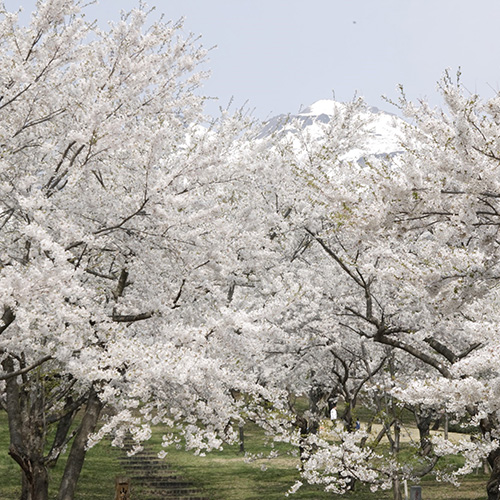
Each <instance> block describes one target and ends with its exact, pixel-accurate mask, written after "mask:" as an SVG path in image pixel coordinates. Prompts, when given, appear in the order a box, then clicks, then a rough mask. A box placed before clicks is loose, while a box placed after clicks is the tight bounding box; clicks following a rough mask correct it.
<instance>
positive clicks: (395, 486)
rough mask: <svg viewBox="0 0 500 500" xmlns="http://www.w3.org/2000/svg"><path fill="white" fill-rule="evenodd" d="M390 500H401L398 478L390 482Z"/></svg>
mask: <svg viewBox="0 0 500 500" xmlns="http://www.w3.org/2000/svg"><path fill="white" fill-rule="evenodd" d="M392 498H393V500H402V495H401V487H400V484H399V478H398V477H395V478H394V479H393V480H392Z"/></svg>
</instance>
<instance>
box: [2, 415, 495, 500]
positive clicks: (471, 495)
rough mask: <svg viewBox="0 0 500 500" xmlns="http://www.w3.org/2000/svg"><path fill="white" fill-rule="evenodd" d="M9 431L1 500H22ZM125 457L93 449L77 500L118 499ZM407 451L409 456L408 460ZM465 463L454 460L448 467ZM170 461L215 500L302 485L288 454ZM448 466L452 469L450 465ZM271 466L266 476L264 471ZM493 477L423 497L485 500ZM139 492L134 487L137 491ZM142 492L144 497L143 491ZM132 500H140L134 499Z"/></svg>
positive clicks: (279, 492) (251, 430) (299, 496)
mask: <svg viewBox="0 0 500 500" xmlns="http://www.w3.org/2000/svg"><path fill="white" fill-rule="evenodd" d="M163 433H164V429H157V430H156V432H155V434H154V437H153V439H152V442H151V443H150V446H151V447H152V448H154V449H156V450H160V448H161V447H160V440H161V435H162V434H163ZM8 442H9V437H8V430H7V422H6V417H5V414H0V478H1V481H0V499H2V500H4V499H5V500H10V499H12V500H15V499H17V498H19V494H20V486H19V485H20V473H19V467H18V466H17V464H15V463H14V462H13V460H12V459H11V458H10V457H9V456H8ZM264 442H265V437H264V434H263V432H262V430H260V429H259V428H257V427H256V426H254V425H247V426H246V427H245V445H246V449H247V451H248V452H250V453H259V452H264V453H265V452H266V451H269V449H268V448H267V449H265V447H264ZM279 446H280V451H282V452H286V451H287V449H286V446H285V445H279ZM123 453H124V452H123V451H121V450H117V449H114V448H111V447H110V446H109V443H107V442H103V443H101V444H99V445H98V446H96V447H94V448H93V449H91V450H90V451H89V452H88V454H87V460H86V462H85V466H84V469H83V471H82V475H81V478H80V482H79V485H78V490H77V494H76V497H75V500H112V499H113V498H114V480H115V476H117V475H125V472H124V471H123V469H122V468H121V465H120V462H119V460H118V457H119V456H120V455H122V454H123ZM404 453H405V452H404V450H403V456H404ZM64 458H65V457H62V460H61V462H60V463H59V464H58V466H57V468H56V469H55V470H52V471H51V478H52V479H53V487H52V488H51V498H54V497H55V494H56V488H55V486H56V483H58V481H59V478H60V476H61V473H62V470H63V467H64ZM456 460H459V459H456V458H455V459H453V460H451V459H450V463H449V464H448V465H453V464H455V465H456V464H457V463H458V462H453V461H456ZM165 461H166V462H167V463H169V464H170V465H171V466H172V467H174V468H176V469H177V470H179V472H180V473H181V474H182V475H183V476H184V477H185V479H186V480H189V481H191V482H192V483H193V485H194V486H196V487H198V488H200V489H203V490H204V496H207V497H210V498H212V499H213V500H257V499H259V500H260V499H263V498H265V499H266V500H278V499H279V500H284V499H285V492H286V491H287V490H288V488H289V487H290V486H291V485H292V484H293V483H294V482H295V481H296V480H297V479H299V474H298V471H297V465H298V460H297V458H295V457H293V456H291V455H289V454H286V453H283V454H282V455H281V456H280V457H279V458H277V459H271V460H266V459H261V460H257V461H255V462H252V463H246V462H245V460H244V457H243V455H242V454H241V453H240V452H239V449H238V446H226V447H225V448H224V450H223V451H217V452H213V453H210V454H208V455H207V456H206V457H198V456H194V455H193V454H192V453H190V452H186V451H183V450H178V449H175V448H172V449H169V450H168V455H167V457H166V458H165ZM444 465H446V464H444ZM262 466H265V468H266V470H261V469H262ZM486 480H487V476H486V475H484V474H483V473H482V471H481V472H479V473H478V474H477V475H476V474H473V475H470V476H468V477H467V478H465V479H464V481H463V483H462V486H461V487H460V488H459V489H456V488H455V487H453V486H451V485H449V484H444V483H438V482H436V481H435V479H433V478H432V477H431V476H429V477H427V478H424V479H423V481H422V483H421V485H422V488H423V497H424V499H426V500H428V499H430V498H432V499H434V500H449V499H451V498H452V499H454V500H476V499H479V498H484V497H485V494H484V491H485V485H486ZM133 486H134V485H133ZM133 491H136V492H137V494H138V495H139V490H138V489H136V490H133ZM290 498H292V499H294V500H327V499H328V500H337V499H341V498H342V499H344V500H389V499H392V492H391V491H386V492H380V491H379V492H377V493H371V492H370V491H369V490H368V488H366V487H364V486H363V485H357V486H356V490H355V491H354V492H352V493H349V494H346V495H344V496H338V495H333V494H331V493H330V494H329V493H325V492H324V491H322V490H321V489H320V488H318V487H315V486H303V487H302V488H301V489H299V491H298V492H297V493H296V494H295V495H293V496H291V497H290ZM132 500H140V497H139V496H137V497H136V496H134V497H133V498H132Z"/></svg>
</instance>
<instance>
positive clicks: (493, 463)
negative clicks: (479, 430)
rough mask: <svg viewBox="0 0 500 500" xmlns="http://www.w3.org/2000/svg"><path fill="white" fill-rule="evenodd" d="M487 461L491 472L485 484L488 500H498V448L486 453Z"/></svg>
mask: <svg viewBox="0 0 500 500" xmlns="http://www.w3.org/2000/svg"><path fill="white" fill-rule="evenodd" d="M488 463H489V465H490V467H491V474H490V478H489V480H488V483H487V485H486V492H487V493H488V500H500V492H499V488H500V449H498V448H497V449H496V450H493V451H492V452H491V453H490V454H489V455H488Z"/></svg>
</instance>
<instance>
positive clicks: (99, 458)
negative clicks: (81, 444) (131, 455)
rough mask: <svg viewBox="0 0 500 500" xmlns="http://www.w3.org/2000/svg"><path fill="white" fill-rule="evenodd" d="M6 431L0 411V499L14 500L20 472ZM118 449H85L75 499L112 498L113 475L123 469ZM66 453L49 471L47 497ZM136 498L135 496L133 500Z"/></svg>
mask: <svg viewBox="0 0 500 500" xmlns="http://www.w3.org/2000/svg"><path fill="white" fill-rule="evenodd" d="M8 451H9V433H8V425H7V416H6V414H5V413H3V412H1V413H0V478H1V481H0V499H1V500H16V499H18V498H19V497H20V494H21V487H20V485H21V473H20V468H19V466H18V465H17V464H16V463H15V462H14V461H13V460H12V458H11V457H10V456H9V455H8ZM121 454H122V451H121V450H118V449H116V448H112V447H111V446H109V444H107V443H102V444H100V445H99V446H96V447H94V448H92V449H91V450H89V451H88V453H87V459H86V461H85V465H84V468H83V471H82V474H81V476H80V481H79V483H78V488H77V493H76V497H75V500H113V498H114V490H115V476H117V475H123V474H124V471H123V469H122V468H121V464H120V462H119V461H118V457H119V456H120V455H121ZM65 459H66V456H63V457H61V460H60V461H59V463H58V465H57V467H56V468H55V469H53V470H51V471H50V477H51V480H52V479H53V482H52V485H53V486H55V487H53V488H51V489H50V494H51V498H55V497H56V494H57V491H56V490H57V485H58V483H59V480H60V478H61V475H62V471H63V470H64V465H65V462H66V460H65ZM137 500H138V499H137Z"/></svg>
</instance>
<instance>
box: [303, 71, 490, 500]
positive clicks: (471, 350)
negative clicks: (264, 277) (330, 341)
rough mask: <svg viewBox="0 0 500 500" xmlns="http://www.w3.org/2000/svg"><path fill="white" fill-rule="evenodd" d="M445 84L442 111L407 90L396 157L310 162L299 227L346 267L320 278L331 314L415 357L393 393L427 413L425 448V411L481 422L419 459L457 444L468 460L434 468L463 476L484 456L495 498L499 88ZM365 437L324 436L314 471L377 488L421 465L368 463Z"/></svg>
mask: <svg viewBox="0 0 500 500" xmlns="http://www.w3.org/2000/svg"><path fill="white" fill-rule="evenodd" d="M442 93H443V96H444V98H445V101H446V104H447V109H446V110H445V111H441V110H431V109H430V108H429V107H428V106H427V105H426V104H425V103H422V104H421V105H419V106H415V105H413V104H412V103H409V102H407V101H406V100H405V99H404V96H403V98H402V101H401V103H400V106H401V108H402V109H403V111H404V112H405V114H406V116H407V117H408V118H409V119H410V120H411V121H410V123H409V124H408V126H407V128H406V137H405V139H404V140H403V143H402V144H403V146H404V153H403V154H401V155H399V156H397V157H395V158H393V159H392V161H390V162H388V161H377V159H375V158H372V159H370V160H369V161H366V162H364V164H363V165H359V164H356V163H350V164H349V165H347V166H346V165H344V166H343V169H341V168H340V165H338V163H335V162H334V161H331V157H330V158H329V159H326V160H324V161H325V163H323V164H322V165H324V166H323V168H322V169H321V170H318V169H317V168H316V167H314V168H312V169H310V170H308V171H307V174H305V175H304V176H303V177H304V178H307V179H308V181H309V182H308V185H313V186H314V189H313V190H312V191H310V192H309V193H308V196H307V202H308V205H309V207H308V208H307V211H308V213H309V214H314V215H313V217H311V218H310V219H309V220H308V222H307V223H303V222H302V223H301V222H299V223H298V224H297V225H296V228H297V229H300V228H301V230H302V234H303V235H304V237H306V236H307V235H308V237H309V238H310V242H311V244H312V245H314V246H315V247H316V248H318V249H321V251H322V252H323V253H324V256H325V257H326V258H327V259H328V260H329V261H330V264H331V266H332V271H333V269H336V273H337V274H335V273H334V272H332V271H330V272H326V271H325V278H326V279H325V278H323V280H322V279H321V278H320V276H319V275H316V279H315V281H314V283H315V284H316V285H317V286H318V288H319V289H320V290H328V295H327V297H328V300H329V304H330V308H329V310H327V309H326V308H323V310H322V315H323V320H324V321H330V324H331V325H336V331H337V332H339V334H341V333H340V332H342V331H349V332H350V333H353V334H356V335H357V336H358V337H359V338H361V339H365V341H366V342H369V343H371V344H373V345H382V346H388V347H390V348H391V349H395V350H396V352H397V353H398V356H402V357H403V358H402V359H403V360H404V359H405V358H406V359H411V358H413V360H414V362H415V363H416V365H415V366H416V368H417V369H416V370H412V371H409V372H408V371H398V373H397V375H396V377H395V382H394V383H393V385H392V387H391V388H390V391H391V394H392V396H393V397H397V398H398V399H399V401H400V402H401V404H411V405H413V408H414V409H416V410H417V411H418V422H419V428H420V427H421V432H422V436H423V438H422V444H423V447H424V448H426V449H427V450H429V438H428V426H427V424H425V421H426V415H438V414H440V413H442V412H446V413H447V414H450V415H451V416H452V418H454V419H456V420H461V421H467V422H468V423H469V424H472V425H475V426H477V428H478V432H477V433H476V435H475V436H474V440H473V441H471V440H470V439H469V436H465V437H464V439H463V440H462V441H461V442H460V443H459V444H456V443H451V442H449V441H447V440H444V439H438V438H435V439H432V446H433V449H432V454H433V455H434V456H433V457H431V456H430V455H429V453H428V451H427V452H426V454H427V456H428V457H429V460H428V461H424V463H423V465H424V467H423V469H422V470H423V471H425V470H426V468H427V469H428V470H430V468H431V466H433V463H434V462H435V458H436V457H438V456H442V455H444V454H457V455H461V456H463V457H465V459H466V460H465V465H464V466H463V467H461V468H460V469H459V470H456V471H453V472H445V471H440V470H437V471H436V473H438V474H440V475H441V477H442V478H447V479H450V480H456V479H457V478H458V477H459V476H460V475H461V474H464V473H467V472H469V471H471V470H472V468H473V467H475V466H477V465H478V464H480V462H481V460H482V459H483V458H484V457H487V459H488V462H489V464H490V466H491V469H492V473H491V478H490V480H489V482H488V485H487V491H488V498H489V499H490V500H497V499H498V497H499V478H500V475H499V471H500V469H499V464H500V459H499V451H498V450H499V448H498V437H499V436H498V432H499V431H498V424H497V422H498V406H497V400H498V398H497V397H496V393H497V386H498V380H497V372H498V370H497V369H496V366H495V359H494V358H493V357H492V353H494V352H496V349H497V347H498V338H497V337H498V335H497V329H498V327H497V325H498V318H497V314H496V311H497V310H498V308H497V300H498V293H497V287H496V279H497V276H498V258H497V253H498V241H497V240H498V239H497V237H496V233H497V228H498V223H497V218H498V210H499V209H498V207H497V199H498V179H497V177H498V175H497V169H498V158H499V157H500V155H499V153H498V120H497V114H498V113H497V108H498V97H494V98H492V99H490V100H488V101H486V102H484V103H483V102H482V101H481V100H480V99H479V97H478V96H474V95H473V96H467V95H466V93H465V92H464V91H463V89H461V88H460V86H459V85H458V86H456V85H454V84H453V83H452V82H451V79H450V78H449V77H448V76H446V77H445V78H444V80H443V81H442ZM316 158H318V157H317V156H316ZM328 160H330V161H329V163H328ZM302 165H304V168H305V167H307V164H306V163H303V164H302ZM308 257H309V259H310V260H312V259H317V257H313V255H312V254H309V255H308ZM315 262H321V261H315ZM317 265H321V264H317ZM322 266H323V269H325V270H326V269H328V268H329V267H327V266H328V264H326V263H323V264H322ZM317 293H319V292H317ZM325 311H327V312H325ZM363 438H364V436H362V435H357V436H356V435H352V436H346V438H345V439H344V438H343V439H342V440H341V445H338V444H333V445H332V443H330V442H328V441H320V440H318V441H317V442H316V443H315V446H316V451H315V452H314V453H313V454H311V456H310V458H309V459H308V465H307V468H306V471H305V472H306V473H305V477H306V479H307V480H309V481H312V482H318V483H322V484H325V485H328V486H327V487H328V488H331V489H333V490H335V491H343V490H345V488H346V487H347V486H348V478H349V476H355V477H356V478H358V479H359V480H361V481H365V482H368V483H370V484H372V485H373V486H374V487H377V486H389V484H390V482H391V481H393V480H396V479H398V477H399V478H404V477H412V474H414V473H415V472H414V471H411V470H409V469H408V468H406V469H405V468H403V467H401V466H400V464H398V463H397V461H396V460H394V459H392V458H390V457H389V459H388V460H386V461H385V466H384V467H376V468H374V467H370V462H371V460H372V459H374V460H375V463H376V462H377V461H378V462H379V464H380V461H381V460H382V457H381V456H378V455H377V454H375V453H374V452H373V451H371V450H369V449H364V448H363V447H362V446H361V443H362V442H363ZM426 462H427V463H428V465H425V463H426ZM401 474H403V475H401ZM395 498H397V497H395Z"/></svg>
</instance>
